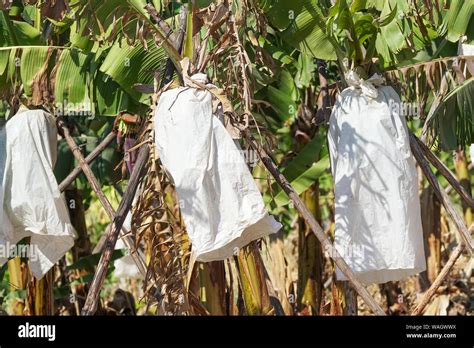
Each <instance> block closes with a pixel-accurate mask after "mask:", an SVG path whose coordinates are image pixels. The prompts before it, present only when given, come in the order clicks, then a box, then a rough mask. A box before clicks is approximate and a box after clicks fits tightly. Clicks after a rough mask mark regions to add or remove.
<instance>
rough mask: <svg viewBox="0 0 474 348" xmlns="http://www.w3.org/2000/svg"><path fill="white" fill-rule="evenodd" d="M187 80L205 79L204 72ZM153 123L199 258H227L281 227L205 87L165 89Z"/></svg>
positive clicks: (209, 259) (165, 165) (160, 151)
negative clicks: (214, 110)
mask: <svg viewBox="0 0 474 348" xmlns="http://www.w3.org/2000/svg"><path fill="white" fill-rule="evenodd" d="M191 79H192V80H194V81H197V82H199V83H201V84H205V83H206V81H207V77H206V76H205V75H203V74H199V75H194V76H192V77H191ZM208 87H213V86H211V85H208ZM154 124H155V142H156V147H157V150H158V153H159V155H160V159H161V162H162V164H163V165H164V167H165V169H166V170H167V171H168V172H169V174H170V175H171V177H172V180H173V182H174V184H175V186H176V191H177V194H178V199H179V205H180V208H181V212H182V214H183V219H184V223H185V226H186V230H187V232H188V235H189V238H190V240H191V242H192V251H193V253H194V254H195V256H196V259H197V260H198V261H202V262H209V261H215V260H223V259H226V258H228V257H230V256H232V255H234V254H235V253H236V252H237V251H238V250H239V249H240V248H242V247H244V246H245V245H247V244H248V243H250V242H251V241H253V240H256V239H259V238H261V237H264V236H267V235H269V234H271V233H275V232H277V231H278V230H279V229H280V228H281V224H280V223H278V222H277V221H276V220H275V219H274V218H273V217H272V216H270V215H269V214H268V212H267V211H266V209H265V206H264V203H263V200H262V196H261V194H260V192H259V190H258V188H257V185H256V184H255V181H254V179H253V177H252V175H251V173H250V171H249V169H248V167H247V164H246V162H245V160H244V157H243V155H242V152H241V150H240V146H239V145H238V143H236V142H234V140H232V137H231V136H230V135H229V133H228V132H227V131H226V129H225V127H224V125H223V124H222V122H221V121H219V119H218V117H216V116H215V115H213V104H212V94H211V93H210V92H209V91H207V90H205V89H197V88H192V87H182V88H175V89H171V90H168V91H166V92H164V93H163V94H162V95H161V97H160V100H159V103H158V107H157V108H156V111H155V116H154Z"/></svg>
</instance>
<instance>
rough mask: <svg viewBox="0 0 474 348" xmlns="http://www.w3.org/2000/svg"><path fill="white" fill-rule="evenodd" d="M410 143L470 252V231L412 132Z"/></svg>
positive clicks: (471, 246) (471, 247) (419, 163)
mask: <svg viewBox="0 0 474 348" xmlns="http://www.w3.org/2000/svg"><path fill="white" fill-rule="evenodd" d="M410 145H411V150H412V152H413V156H415V158H416V160H417V162H418V165H419V166H420V168H421V170H422V171H423V173H424V174H425V176H426V178H427V179H428V181H429V183H430V184H431V185H432V186H433V189H434V192H435V194H436V196H437V197H438V199H439V201H440V202H441V203H442V204H443V206H444V208H445V209H446V211H447V212H448V214H449V216H450V217H451V219H452V220H453V222H454V224H455V225H456V228H457V230H458V232H459V234H460V235H461V239H462V241H463V243H464V244H465V245H466V247H467V249H468V250H469V252H470V253H472V251H473V245H472V244H473V241H472V238H471V233H470V232H469V230H468V228H467V227H466V225H465V224H464V220H463V218H462V217H461V216H459V214H458V213H457V211H456V209H455V208H454V206H453V204H452V202H451V200H450V199H449V196H448V194H447V193H446V191H444V190H443V188H442V187H441V185H440V183H439V182H438V180H437V179H436V175H435V174H434V173H433V171H432V170H431V168H430V165H429V163H428V161H427V160H426V158H425V157H424V154H423V150H422V148H421V146H420V145H419V142H418V140H417V138H416V136H415V135H414V134H413V133H410ZM453 187H454V186H453Z"/></svg>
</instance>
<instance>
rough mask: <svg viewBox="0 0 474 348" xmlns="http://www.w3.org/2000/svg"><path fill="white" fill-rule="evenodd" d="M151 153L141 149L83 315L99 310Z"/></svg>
mask: <svg viewBox="0 0 474 348" xmlns="http://www.w3.org/2000/svg"><path fill="white" fill-rule="evenodd" d="M149 153H150V149H149V145H148V144H147V143H145V144H144V145H142V146H141V147H140V150H139V154H138V159H137V162H136V164H135V167H134V169H133V172H132V175H131V177H130V180H129V182H128V186H127V190H126V191H125V194H124V195H123V198H122V201H121V202H120V205H119V207H118V209H117V214H116V216H115V218H114V219H113V222H112V226H111V228H110V230H109V231H108V233H107V238H106V241H105V247H104V250H103V252H102V255H101V257H100V261H99V264H98V266H97V269H96V272H95V274H94V279H93V280H92V283H91V286H90V288H89V292H88V294H87V299H86V303H85V304H84V307H83V309H82V312H81V314H82V315H88V316H89V315H94V313H95V312H96V310H97V305H98V300H99V295H100V290H101V289H102V285H103V284H104V280H105V276H106V275H107V269H108V267H109V264H110V260H111V258H112V254H113V252H114V249H115V244H116V243H117V239H118V236H119V233H120V230H121V229H122V225H123V222H124V221H125V218H126V216H127V214H128V211H129V210H130V207H131V206H132V203H133V198H134V196H135V192H136V191H137V188H138V184H139V183H140V178H141V175H142V172H143V170H144V169H145V165H146V163H147V161H148V156H149ZM132 255H133V254H132Z"/></svg>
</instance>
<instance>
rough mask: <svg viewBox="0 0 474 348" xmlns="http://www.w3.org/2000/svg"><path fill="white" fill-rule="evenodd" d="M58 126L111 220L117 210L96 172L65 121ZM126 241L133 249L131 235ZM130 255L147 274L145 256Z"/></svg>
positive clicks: (142, 271)
mask: <svg viewBox="0 0 474 348" xmlns="http://www.w3.org/2000/svg"><path fill="white" fill-rule="evenodd" d="M58 128H59V129H60V130H61V131H62V134H63V136H64V139H65V140H66V142H67V144H68V145H69V147H70V148H71V151H72V153H73V155H74V157H75V158H76V159H77V161H78V162H79V166H80V167H81V168H82V171H83V172H84V174H85V175H86V177H87V180H88V181H89V184H90V185H91V187H92V189H93V190H94V192H95V193H96V195H97V197H98V199H99V201H100V202H101V204H102V206H103V207H104V209H105V211H106V213H107V215H108V216H109V218H110V219H111V220H113V219H114V216H115V211H114V209H113V207H112V205H111V204H110V202H109V200H108V199H107V197H106V196H105V194H104V192H103V191H102V189H101V187H100V185H99V183H98V181H97V179H96V177H95V175H94V173H93V172H92V169H91V168H90V167H89V165H88V164H87V162H86V160H85V158H84V156H83V155H82V153H81V149H80V148H79V147H78V146H77V144H76V142H75V141H74V139H73V138H72V136H71V134H70V133H69V129H68V128H67V126H66V125H65V123H64V121H63V120H62V119H59V120H58ZM121 229H122V226H120V229H119V231H120V230H121ZM124 242H125V244H126V245H127V247H128V248H130V250H133V241H132V240H130V238H129V237H125V238H124ZM114 246H115V245H114ZM130 255H131V256H132V258H133V260H134V261H135V263H136V264H137V267H138V269H139V271H140V272H141V273H142V274H144V275H145V274H146V264H145V261H144V258H141V257H140V256H139V255H137V253H131V254H130Z"/></svg>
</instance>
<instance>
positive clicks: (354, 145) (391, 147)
mask: <svg viewBox="0 0 474 348" xmlns="http://www.w3.org/2000/svg"><path fill="white" fill-rule="evenodd" d="M346 78H347V81H348V84H349V86H350V87H348V88H346V89H345V90H344V91H343V92H342V93H341V94H340V95H339V96H338V99H337V102H336V105H335V106H334V109H333V112H332V114H331V118H330V121H329V133H328V140H329V149H330V155H331V169H332V173H333V177H334V182H335V247H336V249H337V251H338V252H339V253H340V254H341V256H342V257H343V258H344V260H345V261H346V262H347V263H348V265H349V267H350V268H351V269H352V270H353V271H354V272H355V273H356V275H357V277H358V278H359V279H360V281H362V282H363V283H365V284H370V283H385V282H387V281H395V280H399V279H401V278H403V277H407V276H410V275H413V274H416V273H419V272H422V271H424V270H425V269H426V262H425V256H424V246H423V234H422V226H421V213H420V202H419V197H418V177H417V171H416V165H415V160H414V158H413V156H412V153H411V150H410V143H409V133H408V129H407V126H406V121H405V119H404V116H403V115H400V111H401V110H402V108H401V102H400V98H399V96H398V94H397V93H396V92H395V90H394V89H393V88H392V87H388V86H380V85H381V82H382V80H381V79H380V77H378V76H374V77H373V78H371V79H369V80H367V81H362V80H361V79H359V77H358V76H357V74H355V73H351V74H350V75H348V76H347V77H346ZM374 85H376V86H374ZM336 276H337V278H338V279H339V280H347V279H346V277H345V276H344V275H343V274H342V272H341V271H340V269H337V270H336Z"/></svg>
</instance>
